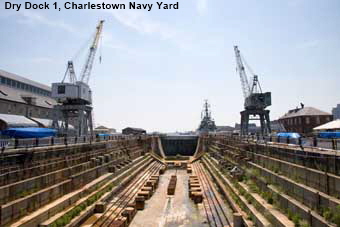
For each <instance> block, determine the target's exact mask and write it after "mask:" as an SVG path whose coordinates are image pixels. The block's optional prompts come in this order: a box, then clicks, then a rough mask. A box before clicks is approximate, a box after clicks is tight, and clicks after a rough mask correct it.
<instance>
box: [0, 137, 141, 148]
mask: <svg viewBox="0 0 340 227" xmlns="http://www.w3.org/2000/svg"><path fill="white" fill-rule="evenodd" d="M142 137H144V136H132V135H105V136H96V137H95V136H80V137H46V138H30V139H17V138H11V139H0V148H1V149H2V150H4V149H16V148H30V147H45V146H54V145H71V144H80V143H92V142H100V141H114V140H128V139H137V138H142Z"/></svg>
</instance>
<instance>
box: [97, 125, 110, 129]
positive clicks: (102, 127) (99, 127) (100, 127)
mask: <svg viewBox="0 0 340 227" xmlns="http://www.w3.org/2000/svg"><path fill="white" fill-rule="evenodd" d="M95 129H109V128H107V127H105V126H103V125H101V126H98V127H97V128H95Z"/></svg>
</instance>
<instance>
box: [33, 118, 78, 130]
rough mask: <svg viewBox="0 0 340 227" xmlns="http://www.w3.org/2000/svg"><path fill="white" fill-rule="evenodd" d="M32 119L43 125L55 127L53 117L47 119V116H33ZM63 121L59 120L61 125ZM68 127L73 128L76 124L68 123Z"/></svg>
mask: <svg viewBox="0 0 340 227" xmlns="http://www.w3.org/2000/svg"><path fill="white" fill-rule="evenodd" d="M31 119H32V120H33V121H34V122H36V123H38V124H40V126H41V127H44V128H53V120H51V119H46V118H38V117H31ZM62 123H63V122H62V121H58V124H59V125H61V124H62ZM68 128H69V129H71V130H73V129H74V126H73V125H71V124H68Z"/></svg>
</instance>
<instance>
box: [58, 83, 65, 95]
mask: <svg viewBox="0 0 340 227" xmlns="http://www.w3.org/2000/svg"><path fill="white" fill-rule="evenodd" d="M58 94H65V85H60V86H58Z"/></svg>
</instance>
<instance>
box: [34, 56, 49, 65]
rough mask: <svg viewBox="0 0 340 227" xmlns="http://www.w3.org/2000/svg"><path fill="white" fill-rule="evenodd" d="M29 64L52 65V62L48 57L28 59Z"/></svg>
mask: <svg viewBox="0 0 340 227" xmlns="http://www.w3.org/2000/svg"><path fill="white" fill-rule="evenodd" d="M30 62H32V63H35V64H42V63H52V62H54V60H53V59H52V58H49V57H36V58H32V59H30Z"/></svg>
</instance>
